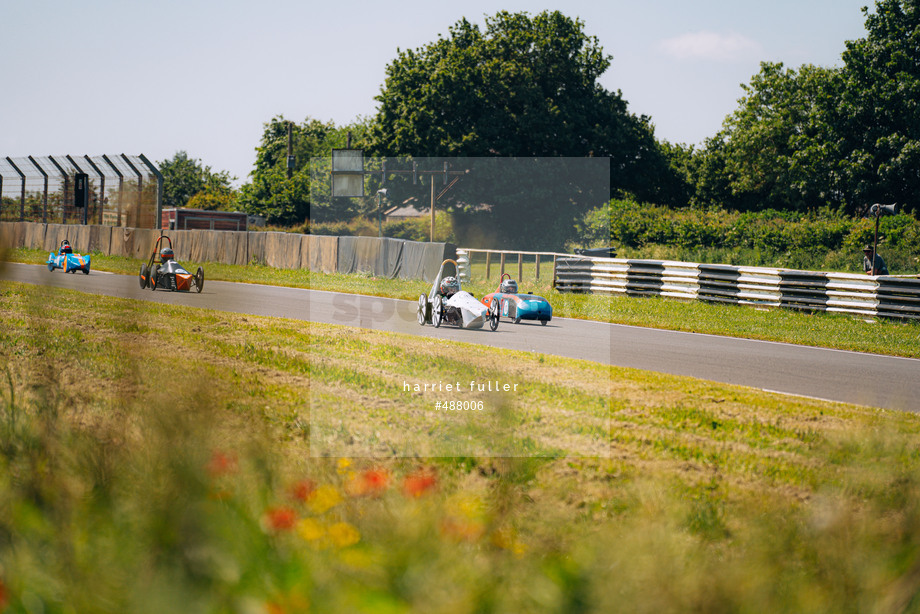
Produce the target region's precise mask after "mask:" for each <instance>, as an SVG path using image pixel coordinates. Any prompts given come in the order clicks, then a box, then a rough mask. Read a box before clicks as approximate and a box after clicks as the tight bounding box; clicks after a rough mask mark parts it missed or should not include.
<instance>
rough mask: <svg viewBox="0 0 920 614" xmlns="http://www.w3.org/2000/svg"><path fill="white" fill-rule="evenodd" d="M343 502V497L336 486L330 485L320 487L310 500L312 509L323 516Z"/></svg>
mask: <svg viewBox="0 0 920 614" xmlns="http://www.w3.org/2000/svg"><path fill="white" fill-rule="evenodd" d="M341 502H342V495H340V494H339V491H337V490H336V489H335V487H334V486H330V485H328V484H326V485H324V486H320V487H319V488H317V489H316V492H314V493H313V498H312V499H310V509H311V510H313V512H314V513H316V514H322V513H323V512H326V511H328V510H330V509H332V508H333V507H335V506H336V505H338V504H339V503H341Z"/></svg>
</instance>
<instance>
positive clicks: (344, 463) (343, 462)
mask: <svg viewBox="0 0 920 614" xmlns="http://www.w3.org/2000/svg"><path fill="white" fill-rule="evenodd" d="M349 467H351V460H350V459H347V458H340V459H339V462H338V468H337V469H336V471H338V472H339V475H341V474H343V473H345V472H346V471H347V470H348V468H349Z"/></svg>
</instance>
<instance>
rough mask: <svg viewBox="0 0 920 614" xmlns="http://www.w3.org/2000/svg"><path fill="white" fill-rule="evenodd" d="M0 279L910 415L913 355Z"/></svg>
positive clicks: (105, 282)
mask: <svg viewBox="0 0 920 614" xmlns="http://www.w3.org/2000/svg"><path fill="white" fill-rule="evenodd" d="M0 280H2V281H13V282H21V283H27V284H35V285H43V286H53V287H59V288H68V289H72V290H78V291H82V292H89V293H94V294H102V295H106V296H113V297H120V298H127V299H139V300H145V301H157V302H161V303H167V304H173V305H185V306H189V307H199V308H205V309H213V310H218V311H228V312H235V313H244V314H250V315H257V316H268V317H279V318H289V319H295V320H303V321H306V322H318V323H327V324H339V325H343V326H354V327H359V328H367V329H373V330H379V331H387V332H394V333H403V334H411V335H419V336H425V337H432V338H440V339H445V340H450V341H462V342H466V343H475V344H482V345H488V346H493V347H496V348H505V349H511V350H520V351H526V352H536V353H542V354H551V355H556V356H563V357H568V358H577V359H583V360H590V361H593V362H599V363H602V364H608V365H611V366H618V367H629V368H635V369H643V370H648V371H656V372H661V373H668V374H673V375H685V376H690V377H695V378H699V379H704V380H709V381H714V382H721V383H727V384H735V385H740V386H748V387H752V388H758V389H761V390H765V391H770V392H777V393H782V394H790V395H799V396H805V397H811V398H817V399H824V400H829V401H839V402H844V403H853V404H857V405H865V406H870V407H878V408H882V409H893V410H903V411H911V412H920V360H917V359H913V358H900V357H894V356H883V355H877V354H866V353H860V352H850V351H842V350H833V349H824V348H815V347H808V346H800V345H793V344H788V343H775V342H767V341H756V340H749V339H738V338H733V337H721V336H717V335H706V334H698V333H686V332H676V331H668V330H659V329H652V328H642V327H636V326H625V325H618V324H606V323H601V322H592V321H586V320H576V319H567V318H554V319H553V320H552V321H551V322H550V323H549V324H548V325H547V326H540V325H539V324H538V323H536V322H534V323H528V322H522V323H520V324H513V323H511V322H510V321H509V320H506V319H503V320H502V321H501V323H500V324H499V327H498V330H496V331H494V332H492V331H490V330H488V327H486V328H485V329H482V330H460V329H457V328H454V327H451V326H446V327H445V326H442V327H441V328H437V329H436V328H434V327H433V326H430V325H429V326H420V325H419V324H418V322H417V320H416V308H417V304H416V302H415V301H406V300H396V299H389V298H381V297H374V296H363V295H353V294H343V293H337V292H325V291H318V290H308V289H300V288H286V287H278V286H266V285H257V284H246V283H234V282H221V281H206V282H205V285H204V290H203V291H202V292H201V294H194V293H193V294H189V293H179V292H164V291H157V292H153V291H151V290H149V289H148V290H141V289H140V287H139V284H138V280H137V278H136V277H134V276H128V275H115V274H110V273H104V272H97V271H93V272H92V273H90V275H88V276H85V275H82V274H75V275H74V274H70V275H68V274H64V273H61V272H60V271H56V272H54V273H51V272H49V271H48V269H47V267H45V266H42V265H29V264H17V263H3V265H2V268H0Z"/></svg>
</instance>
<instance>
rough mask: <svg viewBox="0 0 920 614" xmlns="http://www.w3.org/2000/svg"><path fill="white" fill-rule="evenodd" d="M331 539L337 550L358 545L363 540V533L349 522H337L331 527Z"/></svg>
mask: <svg viewBox="0 0 920 614" xmlns="http://www.w3.org/2000/svg"><path fill="white" fill-rule="evenodd" d="M328 531H329V539H331V540H332V543H333V544H334V545H335V546H336V547H337V548H345V547H347V546H351V545H353V544H357V543H358V541H359V540H360V539H361V533H359V532H358V529H356V528H355V527H354V526H353V525H351V524H349V523H347V522H337V523H335V524H334V525H332V526H330V527H329V530H328Z"/></svg>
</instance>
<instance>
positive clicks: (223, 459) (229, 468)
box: [208, 450, 239, 478]
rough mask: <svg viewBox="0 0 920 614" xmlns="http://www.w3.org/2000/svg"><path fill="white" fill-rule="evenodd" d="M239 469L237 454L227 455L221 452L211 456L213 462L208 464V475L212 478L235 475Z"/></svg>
mask: <svg viewBox="0 0 920 614" xmlns="http://www.w3.org/2000/svg"><path fill="white" fill-rule="evenodd" d="M238 468H239V464H238V463H237V460H236V455H235V454H227V453H224V452H221V451H219V450H216V451H215V452H214V453H213V454H211V460H210V461H209V462H208V474H209V475H210V476H211V477H212V478H219V477H221V476H223V475H231V474H234V473H236V472H237V469H238Z"/></svg>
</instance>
